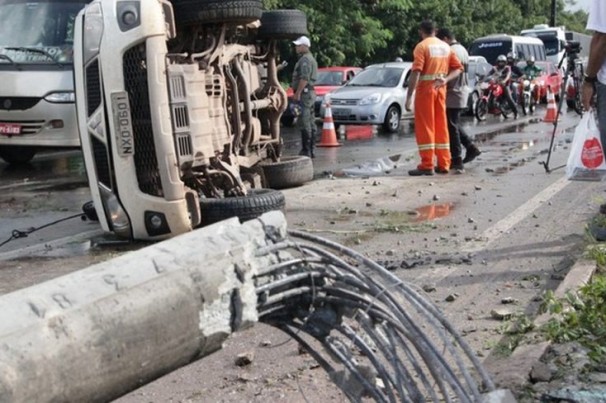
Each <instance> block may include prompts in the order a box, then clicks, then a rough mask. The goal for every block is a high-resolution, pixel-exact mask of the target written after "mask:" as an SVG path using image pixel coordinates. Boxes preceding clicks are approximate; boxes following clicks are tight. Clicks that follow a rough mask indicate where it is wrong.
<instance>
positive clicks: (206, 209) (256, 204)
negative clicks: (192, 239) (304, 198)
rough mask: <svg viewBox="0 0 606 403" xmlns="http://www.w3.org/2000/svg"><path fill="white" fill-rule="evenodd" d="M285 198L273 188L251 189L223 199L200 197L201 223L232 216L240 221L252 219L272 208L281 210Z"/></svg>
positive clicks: (207, 223) (211, 222)
mask: <svg viewBox="0 0 606 403" xmlns="http://www.w3.org/2000/svg"><path fill="white" fill-rule="evenodd" d="M285 204H286V203H285V198H284V194H283V193H282V192H279V191H277V190H273V189H251V190H249V193H248V195H246V196H238V197H226V198H224V199H200V214H201V215H202V220H201V225H209V224H213V223H216V222H219V221H223V220H226V219H228V218H232V217H238V218H239V219H240V222H244V221H248V220H252V219H254V218H257V217H259V216H261V215H262V214H263V213H267V212H268V211H272V210H283V209H284V206H285Z"/></svg>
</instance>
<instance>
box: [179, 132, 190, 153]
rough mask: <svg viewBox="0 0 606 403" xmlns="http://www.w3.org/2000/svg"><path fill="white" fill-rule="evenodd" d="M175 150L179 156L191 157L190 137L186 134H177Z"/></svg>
mask: <svg viewBox="0 0 606 403" xmlns="http://www.w3.org/2000/svg"><path fill="white" fill-rule="evenodd" d="M177 148H178V151H179V156H188V155H189V156H191V155H192V154H193V147H192V144H191V136H190V135H189V134H188V133H183V134H177Z"/></svg>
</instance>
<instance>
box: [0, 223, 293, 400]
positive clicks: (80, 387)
mask: <svg viewBox="0 0 606 403" xmlns="http://www.w3.org/2000/svg"><path fill="white" fill-rule="evenodd" d="M270 233H271V234H270ZM268 235H271V237H273V238H274V239H283V238H284V237H285V236H286V220H285V219H284V216H283V214H282V213H280V212H271V213H267V214H265V215H264V216H262V217H261V218H260V219H257V220H254V221H249V222H247V223H244V224H240V223H239V222H238V220H237V219H236V218H234V219H232V220H228V221H224V222H221V223H217V224H214V225H212V226H209V227H205V228H202V229H199V230H196V231H193V232H190V233H188V234H184V235H182V236H179V237H176V238H173V239H170V240H167V241H164V242H161V243H157V244H154V245H152V246H149V247H146V248H144V249H140V250H138V251H136V252H131V253H128V254H125V255H122V256H120V257H117V258H115V259H112V260H110V261H107V262H104V263H100V264H97V265H95V266H91V267H89V268H87V269H84V270H81V271H77V272H74V273H71V274H69V275H66V276H63V277H59V278H56V279H54V280H51V281H48V282H45V283H42V284H38V285H36V286H33V287H29V288H26V289H22V290H19V291H16V292H13V293H11V294H7V295H4V296H2V297H0V402H27V403H34V402H60V401H64V402H102V401H109V400H112V399H114V398H117V397H119V396H122V395H123V394H125V393H127V392H129V391H131V390H133V389H135V388H137V387H139V386H141V385H144V384H146V383H148V382H150V381H152V380H154V379H156V378H158V377H160V376H162V375H164V374H166V373H168V372H171V371H173V370H175V369H177V368H179V367H181V366H183V365H185V364H187V363H189V362H191V361H193V360H195V359H197V358H200V357H202V356H205V355H208V354H209V353H211V352H213V351H215V350H218V349H220V348H221V346H222V343H223V342H224V341H225V339H226V338H227V337H228V336H229V335H230V334H231V333H232V332H234V331H237V330H239V329H242V328H245V327H248V326H250V325H252V324H253V323H254V322H256V321H257V311H256V304H257V298H256V294H255V289H254V284H253V276H254V275H255V273H256V272H257V270H258V268H261V267H265V266H267V265H269V264H272V263H275V261H276V260H277V258H276V257H275V255H267V256H261V257H259V256H257V255H256V251H257V250H258V249H259V248H261V247H263V246H267V245H268V244H270V243H271V242H270V241H269V239H268Z"/></svg>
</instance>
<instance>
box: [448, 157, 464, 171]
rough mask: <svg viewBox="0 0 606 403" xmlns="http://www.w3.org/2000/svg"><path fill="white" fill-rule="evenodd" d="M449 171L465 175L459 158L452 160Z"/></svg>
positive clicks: (461, 160)
mask: <svg viewBox="0 0 606 403" xmlns="http://www.w3.org/2000/svg"><path fill="white" fill-rule="evenodd" d="M450 169H451V170H453V171H455V173H458V174H462V173H465V168H464V167H463V159H462V158H461V157H456V158H453V159H452V163H451V164H450Z"/></svg>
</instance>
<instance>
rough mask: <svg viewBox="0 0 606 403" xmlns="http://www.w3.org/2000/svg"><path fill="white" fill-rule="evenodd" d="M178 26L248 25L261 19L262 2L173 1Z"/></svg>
mask: <svg viewBox="0 0 606 403" xmlns="http://www.w3.org/2000/svg"><path fill="white" fill-rule="evenodd" d="M171 3H172V4H173V10H174V14H175V22H176V23H177V25H178V26H184V25H193V24H213V23H234V24H248V23H250V22H253V21H256V20H258V19H260V18H261V15H262V14H263V1H262V0H172V1H171Z"/></svg>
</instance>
